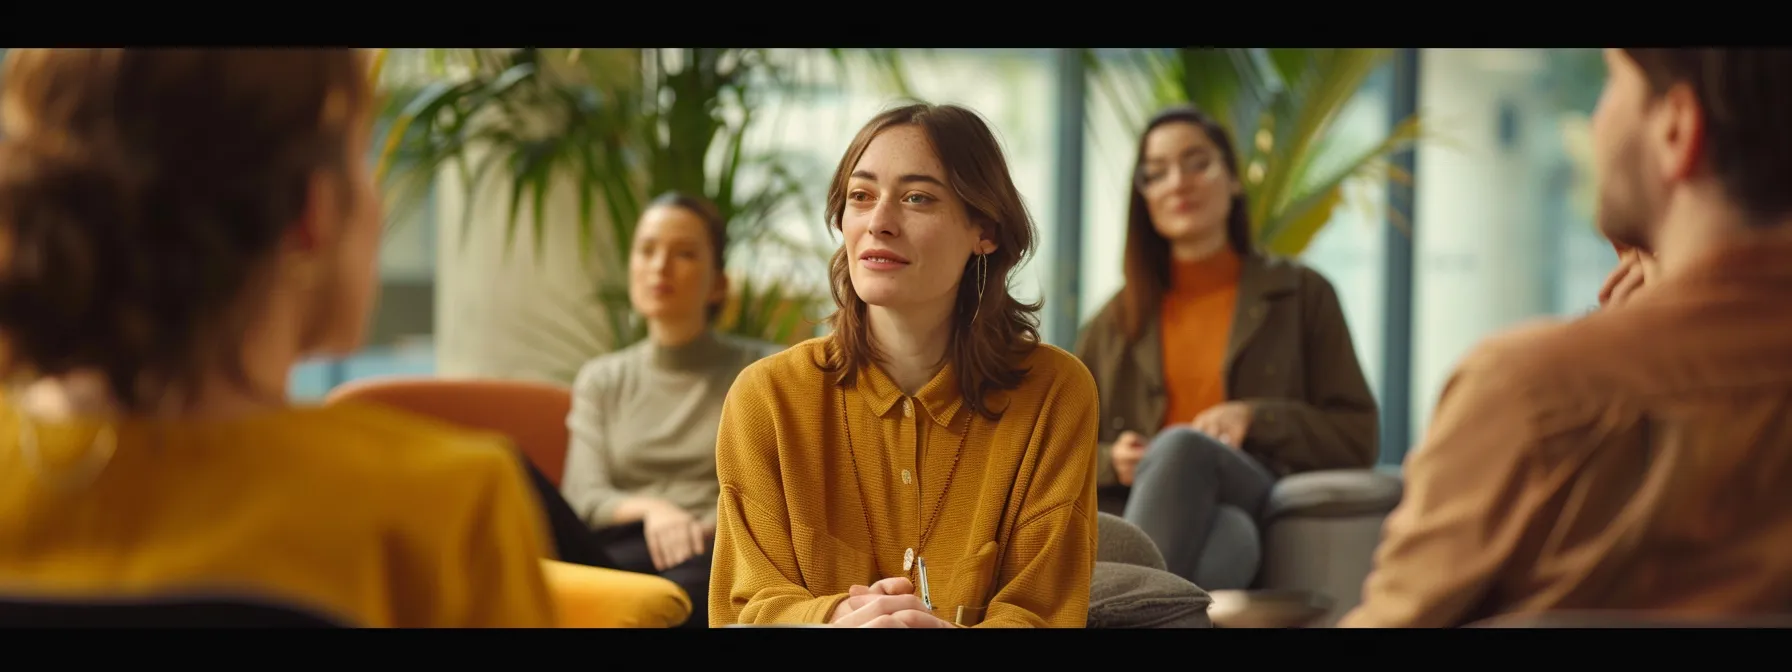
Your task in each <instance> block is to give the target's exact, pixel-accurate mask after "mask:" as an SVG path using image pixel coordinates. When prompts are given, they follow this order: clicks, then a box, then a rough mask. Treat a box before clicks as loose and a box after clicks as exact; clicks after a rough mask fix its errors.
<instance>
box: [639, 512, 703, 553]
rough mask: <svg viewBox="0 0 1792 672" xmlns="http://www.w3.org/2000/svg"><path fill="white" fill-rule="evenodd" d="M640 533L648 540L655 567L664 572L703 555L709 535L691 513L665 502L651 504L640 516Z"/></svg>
mask: <svg viewBox="0 0 1792 672" xmlns="http://www.w3.org/2000/svg"><path fill="white" fill-rule="evenodd" d="M641 532H642V534H643V535H644V536H645V537H647V554H648V556H650V557H652V558H653V568H654V569H656V570H659V571H665V570H667V569H671V568H673V567H677V566H679V565H682V564H684V562H685V561H686V560H690V559H691V558H694V557H696V556H698V555H702V554H703V547H704V546H706V545H708V538H709V535H707V534H705V533H704V528H703V524H702V523H699V522H697V518H696V517H695V516H692V515H691V514H690V512H687V511H685V510H684V509H681V508H678V506H676V505H674V504H673V503H671V502H667V501H664V500H660V501H656V502H654V503H652V504H649V505H648V507H647V513H646V515H644V516H642V517H641Z"/></svg>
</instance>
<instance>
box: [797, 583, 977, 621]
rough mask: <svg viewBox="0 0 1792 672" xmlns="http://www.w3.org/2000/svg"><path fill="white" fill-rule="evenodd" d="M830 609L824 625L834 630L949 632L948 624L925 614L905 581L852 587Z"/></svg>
mask: <svg viewBox="0 0 1792 672" xmlns="http://www.w3.org/2000/svg"><path fill="white" fill-rule="evenodd" d="M847 595H848V597H847V598H846V599H845V600H844V601H842V602H841V603H840V606H838V607H835V608H834V617H833V618H832V619H829V621H828V625H831V626H833V627H836V628H950V627H954V626H953V625H952V624H951V623H948V622H946V621H945V619H942V618H940V617H938V616H934V615H933V612H930V611H928V610H927V605H925V604H923V603H922V602H921V598H920V597H917V596H916V595H915V583H914V582H913V581H910V580H908V578H907V577H901V576H896V577H891V578H888V579H884V580H882V581H878V582H877V583H873V584H871V585H869V586H853V587H852V588H850V589H848V590H847Z"/></svg>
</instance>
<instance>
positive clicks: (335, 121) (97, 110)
mask: <svg viewBox="0 0 1792 672" xmlns="http://www.w3.org/2000/svg"><path fill="white" fill-rule="evenodd" d="M4 68H5V72H4V75H3V76H0V80H3V81H4V85H5V88H4V91H3V92H0V344H3V345H4V353H3V356H0V374H4V376H5V377H6V378H7V379H8V380H12V381H17V380H19V379H20V378H23V377H35V376H59V375H65V374H69V373H74V372H77V371H96V372H98V373H100V374H102V375H103V376H104V377H105V380H106V383H107V386H108V387H109V388H110V391H111V392H112V395H113V397H114V399H115V401H116V402H117V403H118V404H119V405H121V406H122V407H124V408H125V409H126V410H131V411H140V410H144V409H146V408H148V407H149V406H150V405H151V403H152V402H153V401H155V400H156V399H158V397H159V396H160V393H163V392H168V391H171V390H172V389H175V388H179V387H182V386H187V387H188V388H189V389H190V388H191V387H193V386H197V385H198V384H199V382H200V380H201V378H202V376H203V375H204V374H205V373H206V372H209V371H217V370H219V367H220V366H222V367H223V369H224V371H226V373H227V374H228V375H233V376H234V377H236V378H237V380H238V382H244V379H243V372H242V369H241V358H240V353H241V350H240V345H241V343H242V340H243V338H244V334H243V333H242V330H243V329H244V328H246V327H245V325H244V324H243V321H242V318H241V312H242V311H241V310H240V309H241V307H242V306H244V305H246V302H249V301H253V300H254V299H253V298H252V294H253V293H254V292H257V291H261V290H262V288H264V287H266V286H267V285H268V280H269V275H270V273H269V272H268V271H269V269H271V267H272V266H271V263H272V261H273V259H274V255H275V254H276V252H277V251H278V249H279V245H280V241H281V240H282V237H283V236H284V235H286V234H287V232H288V230H289V229H290V227H291V225H292V223H293V222H294V221H295V220H296V219H297V218H298V217H299V216H300V215H301V214H302V212H303V210H304V208H305V207H306V204H307V198H308V185H309V181H310V180H311V179H312V177H313V176H314V175H316V174H318V173H319V171H328V172H332V173H334V174H337V175H342V176H343V177H344V182H343V184H344V185H345V187H346V185H347V184H348V182H347V179H346V170H347V168H348V166H349V165H350V164H349V163H348V162H350V161H363V160H366V157H363V156H358V155H355V156H351V155H350V154H351V153H352V152H350V151H349V148H350V146H351V140H350V138H352V137H353V135H352V134H354V133H357V132H365V129H360V128H356V127H354V124H356V123H362V122H364V120H365V114H364V112H365V111H366V110H367V109H368V108H367V106H368V105H369V104H370V101H371V98H372V94H371V91H370V86H369V82H368V66H367V62H366V59H365V57H364V55H363V54H361V53H360V52H359V51H358V50H354V49H346V48H344V49H209V48H208V49H16V50H13V51H11V52H10V53H9V54H8V55H7V58H6V61H5V65H4ZM345 191H346V189H345ZM345 207H347V206H346V204H345Z"/></svg>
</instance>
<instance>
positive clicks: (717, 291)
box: [709, 271, 728, 305]
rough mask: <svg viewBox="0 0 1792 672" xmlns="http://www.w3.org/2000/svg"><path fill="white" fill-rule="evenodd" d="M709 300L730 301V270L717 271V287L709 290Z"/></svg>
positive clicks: (716, 302) (712, 301)
mask: <svg viewBox="0 0 1792 672" xmlns="http://www.w3.org/2000/svg"><path fill="white" fill-rule="evenodd" d="M709 302H710V303H714V304H724V305H725V304H727V303H728V272H727V271H716V283H715V287H714V288H712V289H710V290H709Z"/></svg>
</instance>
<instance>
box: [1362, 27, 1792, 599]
mask: <svg viewBox="0 0 1792 672" xmlns="http://www.w3.org/2000/svg"><path fill="white" fill-rule="evenodd" d="M1605 60H1606V64H1607V67H1608V74H1607V79H1606V85H1605V91H1604V93H1603V95H1602V97H1601V98H1600V101H1599V106H1598V109H1597V111H1596V112H1595V113H1594V117H1593V131H1594V142H1595V149H1596V159H1597V160H1598V161H1599V168H1600V174H1601V175H1603V176H1604V177H1603V179H1602V181H1601V184H1600V202H1599V205H1600V208H1599V214H1598V224H1599V227H1600V229H1601V231H1603V232H1604V233H1605V234H1606V235H1607V237H1609V238H1610V239H1611V240H1612V241H1613V242H1614V243H1615V244H1617V245H1620V246H1624V247H1627V248H1635V249H1639V250H1648V251H1649V252H1650V254H1651V255H1652V261H1650V262H1648V264H1649V265H1646V266H1643V268H1644V270H1646V271H1652V273H1651V274H1650V275H1649V277H1648V278H1647V283H1646V284H1645V285H1643V287H1642V289H1641V290H1638V291H1634V292H1632V293H1630V294H1629V295H1628V296H1627V297H1626V298H1625V299H1624V301H1623V303H1622V306H1621V308H1619V309H1615V310H1599V311H1596V312H1594V313H1592V314H1590V315H1587V316H1586V317H1583V318H1580V319H1578V320H1574V321H1571V322H1555V321H1551V322H1547V323H1543V324H1538V325H1533V326H1528V327H1524V328H1519V329H1514V330H1512V331H1510V332H1508V333H1505V334H1501V335H1498V336H1495V337H1493V338H1491V339H1489V340H1488V341H1486V342H1484V343H1482V344H1481V345H1480V346H1478V347H1476V348H1475V349H1474V350H1473V351H1472V352H1470V353H1469V354H1468V355H1467V356H1466V357H1465V358H1464V360H1463V362H1462V363H1461V364H1460V365H1459V367H1458V368H1457V370H1456V372H1455V374H1454V376H1453V377H1452V379H1451V380H1450V382H1449V383H1448V384H1447V385H1446V387H1445V389H1444V393H1443V395H1442V398H1441V399H1440V400H1439V401H1438V406H1437V413H1436V417H1435V419H1434V420H1433V421H1432V425H1431V428H1430V430H1429V432H1428V433H1427V435H1426V437H1425V439H1424V443H1423V445H1422V446H1420V447H1419V449H1417V450H1415V451H1414V452H1413V453H1412V456H1411V457H1410V458H1409V459H1408V461H1407V465H1406V479H1407V490H1406V496H1405V499H1404V501H1402V503H1401V504H1400V506H1399V508H1398V509H1396V510H1395V512H1394V513H1393V515H1392V516H1391V517H1390V519H1389V520H1388V522H1387V525H1386V529H1385V532H1384V539H1383V541H1382V544H1381V547H1380V548H1379V549H1378V551H1377V558H1376V568H1375V570H1374V572H1373V573H1372V574H1371V575H1370V577H1369V578H1368V580H1367V581H1366V582H1365V584H1364V591H1363V603H1362V605H1361V606H1360V607H1358V608H1357V609H1356V610H1355V611H1353V612H1351V613H1350V614H1348V615H1347V616H1346V617H1345V618H1344V620H1343V624H1344V625H1350V626H1372V627H1373V626H1417V627H1448V626H1456V625H1462V624H1465V623H1470V622H1473V621H1477V620H1481V619H1486V618H1489V617H1494V616H1502V615H1534V614H1539V613H1543V612H1550V611H1565V610H1622V611H1633V612H1657V613H1660V614H1663V615H1667V614H1671V615H1673V616H1676V617H1679V618H1687V617H1713V618H1716V617H1723V616H1739V615H1749V614H1763V613H1769V612H1782V613H1783V612H1785V611H1786V610H1787V609H1788V605H1792V580H1788V577H1792V495H1788V494H1787V493H1786V488H1785V485H1784V484H1785V483H1786V482H1787V481H1788V480H1792V190H1789V189H1787V188H1786V184H1787V182H1788V180H1792V123H1788V121H1787V120H1788V119H1792V51H1787V50H1784V49H1608V50H1607V51H1606V54H1605ZM1638 263H1642V262H1638ZM1646 615H1647V614H1645V616H1646Z"/></svg>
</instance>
